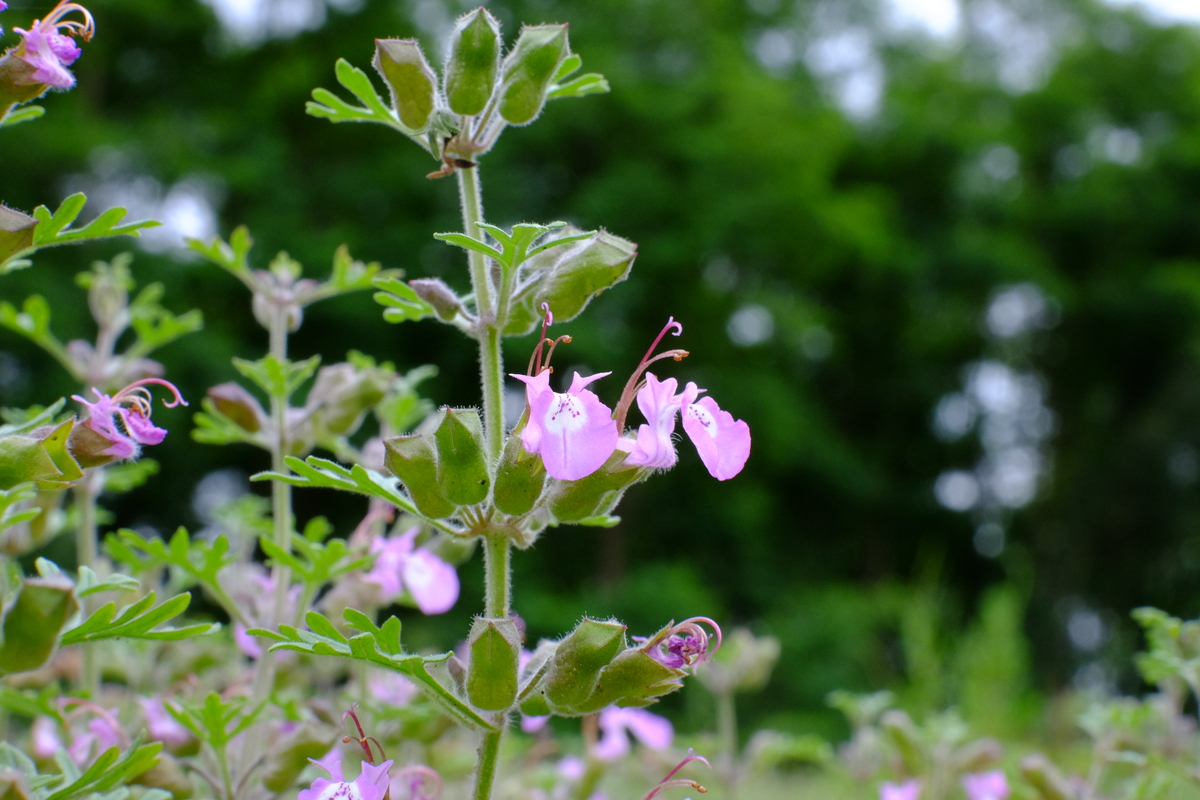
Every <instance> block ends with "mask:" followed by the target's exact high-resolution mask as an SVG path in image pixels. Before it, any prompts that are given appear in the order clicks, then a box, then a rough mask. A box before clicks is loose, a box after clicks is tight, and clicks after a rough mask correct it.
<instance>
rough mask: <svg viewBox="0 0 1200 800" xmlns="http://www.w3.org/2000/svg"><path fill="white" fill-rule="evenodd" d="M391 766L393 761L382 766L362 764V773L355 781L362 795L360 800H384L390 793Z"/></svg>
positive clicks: (389, 760)
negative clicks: (388, 792) (389, 772)
mask: <svg viewBox="0 0 1200 800" xmlns="http://www.w3.org/2000/svg"><path fill="white" fill-rule="evenodd" d="M391 766H392V761H391V759H388V760H387V761H385V762H383V763H382V764H368V763H367V762H366V761H364V762H362V773H361V774H359V776H358V777H357V778H355V779H354V784H355V785H356V786H357V787H358V791H359V793H360V794H359V798H360V800H383V796H384V795H385V794H387V791H388V783H389V778H388V770H389V769H391Z"/></svg>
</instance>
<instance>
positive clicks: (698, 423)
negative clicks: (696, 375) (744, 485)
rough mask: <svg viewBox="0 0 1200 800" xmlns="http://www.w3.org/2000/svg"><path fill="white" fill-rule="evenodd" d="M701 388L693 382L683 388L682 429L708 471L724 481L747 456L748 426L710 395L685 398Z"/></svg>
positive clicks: (738, 467)
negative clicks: (692, 399) (697, 398)
mask: <svg viewBox="0 0 1200 800" xmlns="http://www.w3.org/2000/svg"><path fill="white" fill-rule="evenodd" d="M701 391H703V390H702V389H698V388H697V387H696V384H694V383H689V384H688V385H687V389H686V390H685V391H684V398H685V399H684V403H683V430H684V431H685V432H686V433H687V435H688V438H690V439H691V440H692V444H694V445H696V451H697V452H698V453H700V460H701V461H703V462H704V466H705V467H707V468H708V472H709V474H710V475H712V476H713V477H714V478H716V479H717V480H719V481H727V480H729V479H730V478H732V477H733V476H734V475H737V474H738V473H739V472H741V471H742V467H744V466H746V459H748V458H749V457H750V426H749V425H747V424H746V423H745V422H743V421H742V420H740V419H738V420H735V419H734V418H733V415H732V414H730V413H729V412H728V411H722V410H721V408H720V406H718V405H717V403H716V401H714V400H713V399H712V398H711V397H701V398H700V399H699V400H697V401H695V402H689V401H688V400H687V398H688V397H689V396H690V397H695V395H696V394H699V393H700V392H701Z"/></svg>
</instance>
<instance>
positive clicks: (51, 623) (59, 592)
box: [0, 576, 79, 675]
mask: <svg viewBox="0 0 1200 800" xmlns="http://www.w3.org/2000/svg"><path fill="white" fill-rule="evenodd" d="M74 588H75V587H74V585H73V584H72V583H71V582H70V581H69V580H67V579H66V578H63V577H61V576H50V577H42V578H26V579H24V580H22V581H21V586H20V588H18V590H17V596H16V599H15V600H13V601H12V602H11V603H10V604H9V606H8V607H7V608H5V609H4V627H3V638H2V639H0V675H7V674H10V673H13V672H26V671H28V670H32V669H37V668H38V667H40V666H41V665H42V664H44V663H46V661H48V660H49V658H50V656H51V655H52V654H53V653H54V648H55V647H56V646H57V644H58V635H59V632H60V631H61V630H62V629H63V626H64V625H66V624H67V621H68V620H69V619H70V618H71V616H72V615H74V614H75V612H76V611H78V610H79V601H78V600H76V599H75V592H74Z"/></svg>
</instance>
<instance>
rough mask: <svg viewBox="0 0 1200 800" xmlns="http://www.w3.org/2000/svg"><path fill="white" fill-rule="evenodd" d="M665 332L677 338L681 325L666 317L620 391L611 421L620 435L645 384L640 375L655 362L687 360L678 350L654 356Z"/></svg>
mask: <svg viewBox="0 0 1200 800" xmlns="http://www.w3.org/2000/svg"><path fill="white" fill-rule="evenodd" d="M667 331H673V333H674V334H675V335H676V336H678V335H679V334H681V333H683V325H681V324H680V323H678V322H676V321H675V318H674V317H667V324H666V325H665V326H664V327H663V329H662V330H661V331H659V332H658V336H656V337H655V339H654V343H653V344H651V345H650V349H649V350H647V351H646V355H644V356H642V360H641V362H640V363H639V364H638V365H637V369H635V370H634V371H633V374H632V375H630V376H629V380H628V381H626V383H625V388H624V389H623V390H622V391H621V399H620V401H619V402H618V403H617V407H616V409H614V411H613V419H615V420H616V421H617V430H618V431H619V432H621V433H624V432H625V418H626V417H627V416H629V409H630V408H632V407H633V398H634V397H636V396H637V393H638V392H640V391H641V390H642V387H643V386H644V385H645V382H644V381H643V380H642V375H643V374H644V373H645V372H646V370H647V369H648V368H649V367H650V365H651V364H653V363H654V362H655V361H661V360H662V359H664V358H673V359H675V360H676V361H682V360H683V359H685V358H687V357H688V355H690V354H689V353H688V351H687V350H679V349H675V350H667V351H666V352H664V353H659V354H658V355H654V350H655V348H657V347H658V345H659V342H661V341H662V340H663V337H664V336H666V335H667Z"/></svg>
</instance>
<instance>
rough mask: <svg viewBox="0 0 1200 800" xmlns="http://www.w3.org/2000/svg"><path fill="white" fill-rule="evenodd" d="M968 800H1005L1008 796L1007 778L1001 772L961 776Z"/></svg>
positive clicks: (993, 771)
mask: <svg viewBox="0 0 1200 800" xmlns="http://www.w3.org/2000/svg"><path fill="white" fill-rule="evenodd" d="M962 786H963V789H964V790H965V791H966V793H967V798H968V800H1005V798H1006V797H1008V795H1009V793H1010V792H1009V788H1008V778H1006V777H1005V776H1004V773H1003V772H1002V771H1001V770H998V769H994V770H991V771H990V772H969V773H967V774H966V775H963V776H962Z"/></svg>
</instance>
